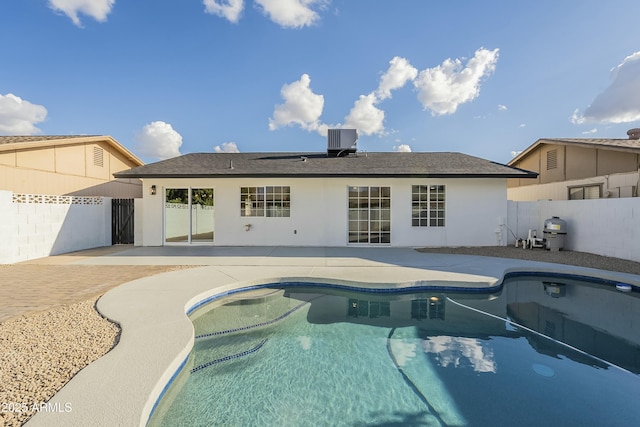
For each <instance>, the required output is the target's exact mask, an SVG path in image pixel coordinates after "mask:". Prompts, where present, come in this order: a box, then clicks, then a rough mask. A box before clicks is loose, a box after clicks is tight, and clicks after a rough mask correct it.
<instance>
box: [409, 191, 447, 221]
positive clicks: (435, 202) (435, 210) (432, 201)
mask: <svg viewBox="0 0 640 427" xmlns="http://www.w3.org/2000/svg"><path fill="white" fill-rule="evenodd" d="M444 219H445V187H444V185H412V186H411V225H412V226H413V227H444V224H445V221H444Z"/></svg>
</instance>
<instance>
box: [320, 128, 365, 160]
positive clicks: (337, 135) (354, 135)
mask: <svg viewBox="0 0 640 427" xmlns="http://www.w3.org/2000/svg"><path fill="white" fill-rule="evenodd" d="M357 140H358V131H356V130H355V129H329V131H328V134H327V155H329V156H333V157H340V156H346V155H347V154H349V153H355V152H356V141H357Z"/></svg>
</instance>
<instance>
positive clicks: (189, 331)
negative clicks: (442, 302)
mask: <svg viewBox="0 0 640 427" xmlns="http://www.w3.org/2000/svg"><path fill="white" fill-rule="evenodd" d="M69 263H71V264H73V265H89V266H99V265H113V266H131V265H138V266H149V265H194V266H203V267H199V268H192V269H184V270H176V271H171V272H168V273H162V274H159V275H155V276H152V277H145V278H141V279H137V280H134V281H131V282H128V283H125V284H123V285H120V286H118V287H116V288H114V289H112V290H110V291H109V292H107V293H106V294H105V295H104V296H103V297H102V298H101V299H100V300H99V302H98V309H99V311H100V312H101V313H102V314H103V315H104V316H105V317H107V318H109V319H110V320H112V321H115V322H117V323H119V324H120V326H121V328H122V333H121V336H120V341H119V343H118V345H117V346H116V347H115V348H114V349H113V350H112V351H110V352H109V353H107V354H106V355H105V356H103V357H102V358H100V359H99V360H97V361H96V362H94V363H92V364H91V365H89V366H87V367H86V368H85V369H83V370H82V371H80V372H79V373H78V374H77V375H76V376H75V377H74V378H73V379H72V380H71V381H70V382H69V383H68V384H67V385H66V386H65V387H63V388H62V389H61V390H60V391H59V392H58V393H57V394H56V395H55V396H54V397H53V398H52V399H51V400H50V402H49V403H50V407H51V408H60V410H59V411H47V412H40V413H38V414H37V415H36V416H34V417H33V418H32V419H31V420H30V421H29V422H28V423H27V425H28V426H69V425H78V426H80V425H105V426H107V425H108V426H112V425H126V426H130V425H145V424H146V422H147V419H148V416H149V413H150V412H151V410H152V408H153V405H154V403H155V402H156V400H157V398H158V396H159V395H160V393H161V392H162V390H163V388H164V387H165V385H166V384H167V382H168V381H169V380H170V379H171V377H172V375H173V374H174V373H175V371H176V369H178V368H179V366H180V364H181V363H182V362H183V361H184V360H185V358H186V357H187V355H188V354H189V352H190V350H191V347H192V344H193V328H192V325H191V322H190V321H189V319H188V318H187V317H186V316H185V312H186V311H188V310H189V308H191V307H193V306H194V305H196V304H197V303H198V302H200V301H202V300H204V299H206V298H208V297H211V296H214V295H217V294H221V293H225V292H228V291H232V290H235V289H241V288H245V287H248V286H253V285H258V284H267V283H277V282H281V281H289V282H291V281H297V282H323V283H330V284H344V285H354V286H356V285H357V286H361V287H366V288H378V289H380V288H415V287H419V286H438V287H451V288H460V287H462V288H474V289H477V290H482V289H490V288H492V287H494V286H496V285H499V284H500V282H501V281H502V278H503V277H504V275H505V273H507V272H510V271H527V272H552V273H563V274H572V275H582V276H591V277H599V278H603V279H607V280H613V281H619V282H624V283H629V284H633V285H636V286H640V276H637V275H632V274H624V273H616V272H610V271H604V270H596V269H588V268H582V267H574V266H569V265H561V264H550V263H540V262H533V261H522V260H514V259H504V258H491V257H483V256H472V255H445V254H434V253H419V252H417V251H415V250H413V249H409V248H280V247H248V248H236V247H229V248H224V247H205V246H191V247H171V246H165V247H153V248H142V247H136V248H127V249H125V250H122V251H119V252H114V253H106V254H104V255H103V256H97V257H78V258H77V260H69ZM67 404H68V405H70V407H71V408H72V410H71V411H69V412H67V411H65V408H67V407H68V406H66V405H67Z"/></svg>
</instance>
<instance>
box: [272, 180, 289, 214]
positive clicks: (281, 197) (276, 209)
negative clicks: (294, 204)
mask: <svg viewBox="0 0 640 427" xmlns="http://www.w3.org/2000/svg"><path fill="white" fill-rule="evenodd" d="M267 216H268V217H289V216H291V193H290V190H289V187H267Z"/></svg>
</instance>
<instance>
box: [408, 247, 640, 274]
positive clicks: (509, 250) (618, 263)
mask: <svg viewBox="0 0 640 427" xmlns="http://www.w3.org/2000/svg"><path fill="white" fill-rule="evenodd" d="M418 252H424V253H429V252H431V253H440V254H454V255H481V256H491V257H498V258H514V259H523V260H528V261H541V262H553V263H556V264H568V265H577V266H580V267H589V268H599V269H601V270H609V271H618V272H620V273H630V274H638V275H640V262H635V261H629V260H625V259H619V258H612V257H606V256H602V255H595V254H590V253H586V252H575V251H557V252H551V251H547V250H544V249H538V248H536V249H523V248H521V247H520V248H516V247H515V246H485V247H475V248H466V247H459V248H422V249H418Z"/></svg>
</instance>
